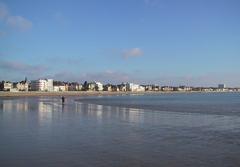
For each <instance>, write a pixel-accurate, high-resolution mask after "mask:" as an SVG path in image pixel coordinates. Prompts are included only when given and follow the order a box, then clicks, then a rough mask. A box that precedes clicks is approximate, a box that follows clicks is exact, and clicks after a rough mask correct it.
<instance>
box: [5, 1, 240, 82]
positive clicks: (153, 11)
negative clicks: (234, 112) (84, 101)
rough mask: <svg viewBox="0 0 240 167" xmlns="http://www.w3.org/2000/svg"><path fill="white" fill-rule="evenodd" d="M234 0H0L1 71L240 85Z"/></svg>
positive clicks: (239, 21) (239, 14)
mask: <svg viewBox="0 0 240 167" xmlns="http://www.w3.org/2000/svg"><path fill="white" fill-rule="evenodd" d="M239 9H240V1H239V0H121V1H119V0H102V1H99V0H51V1H49V0H41V1H37V0H36V1H33V0H21V1H19V0H0V79H1V80H13V81H16V80H21V79H23V78H24V77H25V76H27V77H28V78H29V79H37V78H41V77H50V78H54V79H56V80H71V81H79V82H82V81H84V80H89V81H90V80H98V81H101V82H104V83H107V82H113V83H119V82H122V81H123V82H127V81H128V82H137V83H148V82H151V83H156V84H160V85H166V84H168V85H193V86H200V85H202V86H210V85H211V86H215V85H216V84H218V83H226V84H227V85H229V86H239V87H240V77H239V76H240V65H239V62H240V46H239V45H240V10H239Z"/></svg>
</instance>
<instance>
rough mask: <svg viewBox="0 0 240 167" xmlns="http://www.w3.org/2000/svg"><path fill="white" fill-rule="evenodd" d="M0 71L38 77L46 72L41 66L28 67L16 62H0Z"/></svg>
mask: <svg viewBox="0 0 240 167" xmlns="http://www.w3.org/2000/svg"><path fill="white" fill-rule="evenodd" d="M0 69H1V70H2V71H7V72H14V73H25V74H31V75H38V74H41V73H43V72H45V71H46V70H47V68H46V67H44V66H42V65H29V64H25V63H22V62H18V61H1V62H0Z"/></svg>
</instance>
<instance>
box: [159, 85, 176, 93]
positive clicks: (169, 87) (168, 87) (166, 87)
mask: <svg viewBox="0 0 240 167" xmlns="http://www.w3.org/2000/svg"><path fill="white" fill-rule="evenodd" d="M161 90H162V91H166V92H168V91H173V87H171V86H162V87H161Z"/></svg>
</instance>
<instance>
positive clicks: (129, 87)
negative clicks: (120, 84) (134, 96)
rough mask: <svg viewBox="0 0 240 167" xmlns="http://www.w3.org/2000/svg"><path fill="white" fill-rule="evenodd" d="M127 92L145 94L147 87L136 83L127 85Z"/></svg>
mask: <svg viewBox="0 0 240 167" xmlns="http://www.w3.org/2000/svg"><path fill="white" fill-rule="evenodd" d="M126 86H127V91H131V92H143V91H145V87H143V86H141V85H138V84H134V83H127V85H126Z"/></svg>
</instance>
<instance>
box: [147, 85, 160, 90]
mask: <svg viewBox="0 0 240 167" xmlns="http://www.w3.org/2000/svg"><path fill="white" fill-rule="evenodd" d="M143 86H144V87H145V91H159V90H160V89H161V87H160V86H158V85H143Z"/></svg>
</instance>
